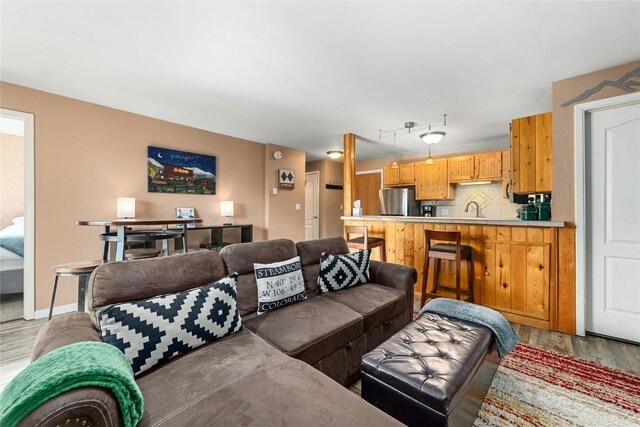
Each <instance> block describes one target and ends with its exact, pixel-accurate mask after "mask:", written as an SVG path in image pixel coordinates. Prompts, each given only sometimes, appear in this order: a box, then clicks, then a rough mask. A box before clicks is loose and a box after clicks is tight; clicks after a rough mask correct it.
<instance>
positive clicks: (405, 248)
mask: <svg viewBox="0 0 640 427" xmlns="http://www.w3.org/2000/svg"><path fill="white" fill-rule="evenodd" d="M342 220H343V221H344V225H365V226H367V228H368V230H369V234H370V235H371V236H375V237H382V238H384V239H385V241H386V257H387V261H388V262H395V263H398V264H404V265H410V266H413V267H415V268H416V270H417V271H418V281H417V283H416V286H415V291H414V292H415V294H416V298H419V295H420V286H421V283H422V275H423V273H422V272H423V268H424V248H425V241H424V230H427V229H428V230H457V231H460V232H461V237H462V244H465V245H469V246H471V247H472V249H473V262H474V270H475V277H474V281H473V283H474V294H475V301H474V302H475V303H477V304H481V305H484V306H487V307H491V308H493V309H495V310H498V311H500V312H501V313H503V314H504V315H505V317H507V318H508V319H509V320H510V321H513V322H516V323H521V324H525V325H530V326H534V327H537V328H541V329H550V330H559V331H563V332H570V333H571V331H572V328H573V326H574V324H575V320H574V318H575V314H574V309H573V306H574V302H573V298H574V296H573V283H574V275H575V271H574V270H575V267H574V266H573V262H572V260H573V259H575V256H574V252H575V249H574V241H573V236H574V233H573V231H574V230H573V228H572V227H571V226H565V224H564V223H563V222H559V221H521V220H518V219H490V218H471V217H464V218H461V217H435V218H425V217H396V216H394V217H389V216H362V217H354V216H343V217H342ZM560 261H562V262H560ZM448 264H450V263H442V265H441V271H440V275H439V282H440V283H443V284H445V285H449V286H452V285H453V283H454V280H455V279H454V278H455V276H454V269H453V268H451V266H450V265H448ZM559 266H562V268H559ZM432 271H433V269H431V271H430V273H429V278H428V282H427V286H428V287H430V286H431V283H432V277H431V273H432ZM466 275H467V272H466V269H465V268H463V269H462V277H461V283H462V284H463V285H462V286H463V288H465V287H466V283H467V276H466Z"/></svg>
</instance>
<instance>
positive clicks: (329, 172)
mask: <svg viewBox="0 0 640 427" xmlns="http://www.w3.org/2000/svg"><path fill="white" fill-rule="evenodd" d="M306 168H307V172H314V171H318V172H320V183H319V187H320V191H319V193H320V237H321V238H324V237H335V236H342V220H341V219H340V216H341V215H342V201H343V200H342V197H343V192H342V190H327V188H326V184H340V185H342V184H343V181H344V180H343V178H342V175H343V164H342V162H338V161H335V160H327V159H325V160H316V161H314V162H309V163H307V165H306Z"/></svg>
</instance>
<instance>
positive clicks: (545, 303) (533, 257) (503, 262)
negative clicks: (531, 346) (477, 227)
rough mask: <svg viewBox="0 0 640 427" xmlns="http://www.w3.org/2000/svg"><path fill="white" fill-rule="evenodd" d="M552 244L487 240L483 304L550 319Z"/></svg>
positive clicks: (519, 313)
mask: <svg viewBox="0 0 640 427" xmlns="http://www.w3.org/2000/svg"><path fill="white" fill-rule="evenodd" d="M549 262H550V246H549V245H548V244H532V243H524V242H508V241H507V242H486V243H485V273H484V281H483V289H482V295H483V304H484V305H487V306H490V307H492V308H495V309H498V310H501V311H506V312H509V313H513V314H518V315H522V316H527V317H532V318H535V319H539V320H545V321H546V320H549V283H550V269H549V266H550V264H549Z"/></svg>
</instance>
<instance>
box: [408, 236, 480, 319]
mask: <svg viewBox="0 0 640 427" xmlns="http://www.w3.org/2000/svg"><path fill="white" fill-rule="evenodd" d="M424 239H425V242H426V247H425V251H424V274H423V276H422V292H421V293H420V307H424V303H425V302H426V301H427V298H440V297H442V296H443V295H438V286H439V285H438V273H439V272H440V260H448V261H454V262H455V267H456V289H455V291H456V299H457V300H460V299H464V300H465V301H468V302H473V260H472V250H471V246H467V245H461V244H460V232H459V231H435V230H425V231H424ZM431 240H439V241H445V242H455V244H446V243H438V244H435V245H433V246H432V245H431ZM431 259H433V260H434V264H435V265H434V271H433V291H432V292H427V279H428V277H429V261H430V260H431ZM463 260H465V261H466V262H467V276H468V279H469V280H468V283H469V291H468V292H467V291H463V290H461V289H460V266H461V264H462V261H463ZM464 294H466V295H464ZM463 297H464V298H463Z"/></svg>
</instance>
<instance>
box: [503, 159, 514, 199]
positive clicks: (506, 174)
mask: <svg viewBox="0 0 640 427" xmlns="http://www.w3.org/2000/svg"><path fill="white" fill-rule="evenodd" d="M510 176H511V152H510V151H509V150H506V151H503V152H502V198H503V199H508V198H509V194H510V193H511V192H512V189H511V188H509V187H510V186H511V182H510V180H509V178H510Z"/></svg>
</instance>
